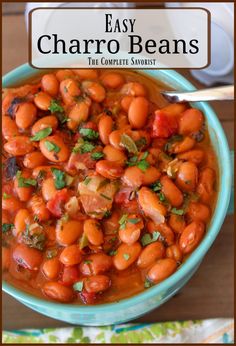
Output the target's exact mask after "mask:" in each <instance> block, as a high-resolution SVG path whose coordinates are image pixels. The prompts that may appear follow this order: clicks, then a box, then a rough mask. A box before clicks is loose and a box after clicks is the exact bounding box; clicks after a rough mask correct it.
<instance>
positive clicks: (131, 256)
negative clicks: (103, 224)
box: [113, 242, 142, 270]
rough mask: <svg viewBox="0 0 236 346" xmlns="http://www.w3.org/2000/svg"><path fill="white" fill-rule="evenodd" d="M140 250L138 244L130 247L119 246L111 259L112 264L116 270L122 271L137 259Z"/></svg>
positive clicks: (126, 245)
mask: <svg viewBox="0 0 236 346" xmlns="http://www.w3.org/2000/svg"><path fill="white" fill-rule="evenodd" d="M141 250H142V248H141V245H140V244H139V243H138V242H136V243H134V244H132V245H128V244H124V243H123V244H121V245H120V246H119V247H118V249H117V253H116V255H115V256H114V257H113V264H114V266H115V267H116V269H118V270H124V269H127V268H128V267H130V266H131V264H133V263H134V262H135V261H136V260H137V259H138V257H139V255H140V252H141Z"/></svg>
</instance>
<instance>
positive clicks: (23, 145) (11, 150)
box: [4, 136, 34, 156]
mask: <svg viewBox="0 0 236 346" xmlns="http://www.w3.org/2000/svg"><path fill="white" fill-rule="evenodd" d="M4 150H6V152H7V153H8V154H10V155H12V156H23V155H26V154H28V153H31V152H32V151H33V150H34V146H33V144H32V142H31V141H30V139H29V137H27V136H15V137H12V138H9V140H8V142H7V143H5V144H4Z"/></svg>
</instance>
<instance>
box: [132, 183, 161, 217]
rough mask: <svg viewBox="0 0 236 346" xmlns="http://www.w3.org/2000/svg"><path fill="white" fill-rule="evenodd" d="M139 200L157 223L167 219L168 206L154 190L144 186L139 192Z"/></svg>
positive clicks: (148, 214) (145, 212) (146, 213)
mask: <svg viewBox="0 0 236 346" xmlns="http://www.w3.org/2000/svg"><path fill="white" fill-rule="evenodd" d="M138 202H139V205H140V207H141V208H142V210H143V211H144V214H145V215H146V216H148V217H150V218H151V219H152V220H153V221H154V222H155V223H157V224H161V223H163V222H164V221H165V215H166V212H167V211H166V207H165V206H164V205H163V204H162V203H161V202H160V200H159V199H158V197H157V195H156V194H155V193H154V192H153V191H152V190H150V189H148V188H147V187H142V188H141V189H140V190H139V192H138Z"/></svg>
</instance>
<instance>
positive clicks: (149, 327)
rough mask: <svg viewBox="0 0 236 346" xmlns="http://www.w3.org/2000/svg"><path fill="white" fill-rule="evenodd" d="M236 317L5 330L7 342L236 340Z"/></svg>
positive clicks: (202, 341) (195, 341)
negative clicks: (235, 333)
mask: <svg viewBox="0 0 236 346" xmlns="http://www.w3.org/2000/svg"><path fill="white" fill-rule="evenodd" d="M233 338H234V321H233V319H210V320H198V321H182V322H179V321H177V322H160V323H152V324H132V323H130V324H124V325H114V326H108V327H79V326H76V327H68V328H45V329H27V330H13V331H3V339H2V342H3V343H14V344H19V343H22V344H26V343H36V344H37V343H72V344H73V343H85V344H89V343H102V344H103V343H108V344H112V343H119V344H126V343H136V344H138V343H140V344H148V343H150V344H152V343H162V344H163V343H171V344H172V343H223V344H227V343H233Z"/></svg>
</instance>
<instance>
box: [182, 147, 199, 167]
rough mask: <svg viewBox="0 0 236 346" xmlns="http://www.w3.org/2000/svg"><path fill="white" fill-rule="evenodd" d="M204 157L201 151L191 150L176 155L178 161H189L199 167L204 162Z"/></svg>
mask: <svg viewBox="0 0 236 346" xmlns="http://www.w3.org/2000/svg"><path fill="white" fill-rule="evenodd" d="M204 156H205V154H204V151H203V150H201V149H193V150H189V151H186V152H184V153H182V154H178V155H177V158H178V159H179V160H184V161H191V162H193V163H195V165H199V164H200V163H202V161H203V160H204Z"/></svg>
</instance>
